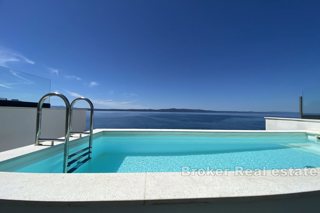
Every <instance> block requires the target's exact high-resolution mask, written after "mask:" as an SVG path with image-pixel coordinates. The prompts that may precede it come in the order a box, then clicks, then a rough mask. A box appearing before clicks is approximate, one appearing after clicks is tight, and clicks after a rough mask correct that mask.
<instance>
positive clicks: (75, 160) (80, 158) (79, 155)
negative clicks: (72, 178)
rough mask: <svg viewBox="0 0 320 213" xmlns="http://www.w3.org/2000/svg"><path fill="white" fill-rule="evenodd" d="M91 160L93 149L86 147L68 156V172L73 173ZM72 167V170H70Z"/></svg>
mask: <svg viewBox="0 0 320 213" xmlns="http://www.w3.org/2000/svg"><path fill="white" fill-rule="evenodd" d="M90 159H91V148H90V147H85V148H83V149H80V150H78V151H76V152H74V153H72V154H70V155H69V156H68V163H67V172H68V173H71V172H73V171H75V170H76V169H78V168H79V167H80V166H81V165H82V164H84V163H85V162H87V161H88V160H90ZM70 167H71V168H70Z"/></svg>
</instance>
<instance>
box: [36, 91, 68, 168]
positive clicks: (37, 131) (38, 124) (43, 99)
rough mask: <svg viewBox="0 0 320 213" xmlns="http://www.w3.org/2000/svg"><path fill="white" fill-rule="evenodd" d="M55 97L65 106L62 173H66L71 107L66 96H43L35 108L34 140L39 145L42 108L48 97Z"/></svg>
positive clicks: (55, 93) (53, 94) (50, 94)
mask: <svg viewBox="0 0 320 213" xmlns="http://www.w3.org/2000/svg"><path fill="white" fill-rule="evenodd" d="M52 96H56V97H59V98H61V99H62V100H63V101H64V103H65V105H66V121H65V136H64V155H63V172H64V173H66V172H67V165H68V155H69V146H68V142H69V137H70V121H71V114H70V113H71V105H70V102H69V100H68V99H67V98H66V96H64V95H62V94H60V93H57V92H54V93H48V94H46V95H44V96H43V97H42V98H41V99H40V100H39V102H38V106H37V120H36V122H37V123H36V138H35V145H41V144H40V143H39V137H40V134H41V118H42V108H43V104H44V102H45V100H46V99H47V98H49V97H52Z"/></svg>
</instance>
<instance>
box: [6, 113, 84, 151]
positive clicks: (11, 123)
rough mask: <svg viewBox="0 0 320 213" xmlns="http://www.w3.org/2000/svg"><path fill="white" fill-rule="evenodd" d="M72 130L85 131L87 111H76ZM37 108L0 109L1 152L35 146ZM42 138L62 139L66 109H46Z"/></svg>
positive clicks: (43, 115)
mask: <svg viewBox="0 0 320 213" xmlns="http://www.w3.org/2000/svg"><path fill="white" fill-rule="evenodd" d="M73 115H74V116H73V118H72V129H73V130H74V131H84V130H85V128H86V111H85V110H74V113H73ZM35 129H36V108H24V107H0V152H1V151H5V150H9V149H13V148H17V147H21V146H26V145H30V144H33V143H34V141H35V131H36V130H35ZM41 129H42V131H41V137H50V138H51V137H54V138H57V137H62V136H64V130H65V110H64V109H44V110H43V114H42V128H41Z"/></svg>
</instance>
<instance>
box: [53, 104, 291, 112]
mask: <svg viewBox="0 0 320 213" xmlns="http://www.w3.org/2000/svg"><path fill="white" fill-rule="evenodd" d="M52 108H64V107H63V106H53V107H52ZM77 109H88V108H77ZM94 110H95V111H102V112H108V111H109V112H110V111H111V112H112V111H114V112H116V111H118V112H186V113H187V112H190V113H192V112H200V113H214V112H215V113H296V112H281V111H269V112H259V111H220V110H206V109H185V108H168V109H97V108H96V109H94Z"/></svg>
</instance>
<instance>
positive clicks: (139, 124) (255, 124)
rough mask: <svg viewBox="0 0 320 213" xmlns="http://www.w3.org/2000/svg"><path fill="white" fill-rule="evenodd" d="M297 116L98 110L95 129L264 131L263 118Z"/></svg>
mask: <svg viewBox="0 0 320 213" xmlns="http://www.w3.org/2000/svg"><path fill="white" fill-rule="evenodd" d="M298 116H299V114H298V113H294V112H205V113H204V112H135V111H96V112H95V114H94V128H144V129H218V130H225V129H230V130H264V129H265V119H264V117H287V118H297V117H298ZM87 123H88V122H87Z"/></svg>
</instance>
